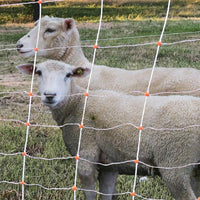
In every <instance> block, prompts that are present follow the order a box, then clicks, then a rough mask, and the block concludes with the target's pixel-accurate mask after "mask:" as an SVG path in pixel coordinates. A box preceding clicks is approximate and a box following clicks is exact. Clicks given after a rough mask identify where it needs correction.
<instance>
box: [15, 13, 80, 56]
mask: <svg viewBox="0 0 200 200" xmlns="http://www.w3.org/2000/svg"><path fill="white" fill-rule="evenodd" d="M38 28H39V23H38V21H37V22H36V23H35V26H34V28H33V29H31V30H30V32H29V33H27V34H26V35H25V36H23V37H22V38H21V39H20V40H18V42H17V50H18V52H19V53H20V54H21V55H22V56H24V57H30V56H33V55H34V54H35V51H34V49H35V45H36V41H37V34H38ZM73 30H74V31H75V32H76V34H77V33H78V31H77V29H76V25H75V21H74V20H73V19H71V18H66V19H63V18H54V17H48V16H45V17H43V18H42V19H41V25H40V32H39V41H38V55H39V56H43V57H47V58H50V57H51V59H52V58H54V59H58V58H59V57H62V56H63V54H64V53H65V51H66V47H67V46H71V40H72V38H71V37H75V36H76V34H72V32H73ZM78 36H79V35H78Z"/></svg>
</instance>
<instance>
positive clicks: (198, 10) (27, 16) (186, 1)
mask: <svg viewBox="0 0 200 200" xmlns="http://www.w3.org/2000/svg"><path fill="white" fill-rule="evenodd" d="M8 2H9V1H2V2H0V3H1V4H2V3H8ZM12 2H19V1H15V0H13V1H12ZM167 3H168V0H154V1H153V0H151V1H149V0H143V1H138V0H123V1H111V0H105V1H104V16H103V20H104V21H113V20H115V21H121V20H133V19H147V18H162V17H164V16H165V13H166V8H167ZM32 13H33V5H25V6H14V7H12V6H11V7H0V24H5V23H27V22H31V21H32ZM99 14H100V1H97V0H90V1H89V0H79V1H75V0H71V1H66V2H65V1H64V2H60V3H50V4H48V3H47V4H44V5H43V9H42V15H53V16H57V17H64V18H65V17H66V16H67V17H73V18H74V19H76V20H78V21H83V22H84V21H92V22H97V21H98V20H99ZM170 17H173V18H178V17H190V18H199V17H200V4H199V2H198V1H195V0H182V1H179V0H175V1H172V3H171V9H170Z"/></svg>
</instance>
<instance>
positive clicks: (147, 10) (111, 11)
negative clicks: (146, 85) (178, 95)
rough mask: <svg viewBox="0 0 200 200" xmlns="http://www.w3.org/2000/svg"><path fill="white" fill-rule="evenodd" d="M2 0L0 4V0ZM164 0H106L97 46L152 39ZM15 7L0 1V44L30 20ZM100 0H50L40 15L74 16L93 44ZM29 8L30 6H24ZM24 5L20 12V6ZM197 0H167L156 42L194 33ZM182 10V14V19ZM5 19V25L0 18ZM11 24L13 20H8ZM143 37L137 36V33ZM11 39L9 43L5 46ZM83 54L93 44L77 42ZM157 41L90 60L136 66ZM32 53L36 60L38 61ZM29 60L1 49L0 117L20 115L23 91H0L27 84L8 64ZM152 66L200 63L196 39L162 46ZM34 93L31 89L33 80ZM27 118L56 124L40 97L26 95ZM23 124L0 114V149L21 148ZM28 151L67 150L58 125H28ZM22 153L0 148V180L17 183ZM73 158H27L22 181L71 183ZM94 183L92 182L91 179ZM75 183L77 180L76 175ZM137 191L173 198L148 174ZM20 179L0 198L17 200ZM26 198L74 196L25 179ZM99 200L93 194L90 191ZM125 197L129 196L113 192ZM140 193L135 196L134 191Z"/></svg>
mask: <svg viewBox="0 0 200 200" xmlns="http://www.w3.org/2000/svg"><path fill="white" fill-rule="evenodd" d="M2 2H3V1H1V2H0V3H2ZM5 2H8V1H4V3H5ZM166 6H167V1H165V0H163V1H161V0H157V1H156V0H155V1H128V0H126V1H122V2H121V3H116V2H115V1H111V0H107V1H106V5H105V9H104V14H105V15H104V18H103V19H104V22H103V24H102V30H101V33H100V41H99V46H115V45H121V44H127V45H128V44H143V43H146V42H153V41H155V42H156V41H158V40H159V35H160V33H161V30H162V26H163V17H164V15H165V12H166ZM26 9H27V11H23V12H21V11H22V8H21V7H5V8H1V7H0V13H1V14H0V23H1V24H2V25H1V26H0V45H1V46H0V47H1V49H4V48H14V47H15V44H16V42H17V40H18V39H19V38H21V37H22V36H23V35H24V34H25V33H27V32H28V30H29V29H30V28H31V27H32V26H33V24H32V23H31V24H28V25H27V24H16V22H20V23H22V22H30V21H31V17H32V16H31V15H28V10H29V9H32V8H31V7H27V8H26ZM99 10H100V7H99V4H98V3H95V1H92V2H91V1H90V2H88V1H86V0H83V1H80V2H78V1H76V2H75V1H71V2H70V4H69V3H68V4H65V5H63V4H61V3H57V4H55V5H46V6H45V7H44V9H43V11H42V13H43V15H46V14H48V15H54V16H59V17H73V18H75V19H76V22H77V27H78V29H79V32H80V37H81V41H82V44H83V45H93V44H94V43H95V39H96V34H97V28H98V23H97V21H98V19H99ZM29 11H30V10H29ZM26 12H27V13H26ZM199 16H200V3H199V1H173V2H172V10H171V13H170V20H169V21H168V24H167V27H166V32H165V35H164V38H163V42H167V43H169V42H175V41H181V40H189V39H198V38H200V37H199V33H200V21H199V20H198V17H199ZM187 17H189V18H187ZM5 23H7V24H5ZM12 23H15V24H12ZM141 36H142V37H141ZM7 45H12V46H7ZM83 50H84V53H85V55H86V57H87V58H88V59H89V60H90V61H91V60H92V56H93V49H92V48H84V49H83ZM155 53H156V45H147V46H137V47H122V48H112V49H98V50H97V55H96V61H95V63H96V64H103V65H107V66H110V67H120V68H125V69H132V70H136V69H143V68H150V67H152V66H153V61H154V56H155ZM41 60H43V59H41V58H39V60H38V62H40V61H41ZM27 62H33V58H28V59H25V58H22V57H20V56H19V55H18V54H17V52H16V50H12V51H8V50H7V51H0V66H1V67H0V119H17V120H21V121H24V122H26V120H27V115H28V102H29V98H28V95H26V94H13V93H2V92H6V91H13V92H14V91H29V90H30V77H26V76H24V75H22V74H20V73H18V71H17V70H16V68H15V66H17V65H19V64H22V63H27ZM157 67H178V68H180V67H192V68H197V69H200V42H190V43H189V42H187V43H181V44H176V45H169V46H164V45H163V46H161V49H160V53H159V56H158V62H157ZM34 93H36V94H39V93H38V89H37V84H35V85H34ZM31 124H55V122H54V121H53V120H52V117H51V113H50V111H49V110H48V109H47V108H46V107H45V106H43V105H42V103H41V101H40V99H39V98H33V103H32V113H31ZM25 133H26V127H25V126H24V125H23V124H20V123H15V122H4V121H2V120H1V121H0V138H1V139H0V153H1V152H4V153H15V152H23V147H24V143H25ZM27 153H28V154H29V155H31V156H35V157H44V158H54V157H68V156H69V153H68V152H67V151H66V148H65V146H64V142H63V140H62V135H61V131H60V130H59V129H56V128H42V127H31V128H30V135H29V140H28V147H27ZM22 159H23V157H22V156H21V155H17V156H2V155H0V181H3V180H4V181H14V182H20V181H21V175H22ZM74 170H75V164H74V161H73V160H54V161H43V160H35V159H31V158H27V160H26V177H25V182H26V183H35V184H36V183H37V184H41V185H43V186H44V187H47V188H67V187H71V186H72V185H73V184H74V183H73V181H74ZM132 184H133V176H125V175H124V176H120V177H119V178H118V181H117V190H118V192H119V193H120V192H126V191H131V190H132ZM97 186H98V185H97ZM78 187H80V183H79V182H78ZM136 193H137V194H140V195H142V196H144V197H146V198H153V199H166V200H172V199H173V198H172V197H171V195H170V192H169V191H168V189H167V187H166V185H165V183H164V182H163V181H162V180H161V179H160V177H157V176H156V177H148V180H147V181H144V182H141V183H139V181H138V184H137V188H136ZM20 197H21V186H20V185H11V184H7V183H0V200H19V199H20ZM25 197H26V198H25V199H26V200H49V199H51V200H63V199H69V200H71V199H73V192H72V191H65V190H63V191H59V190H57V191H54V190H51V191H47V190H44V189H42V188H41V187H39V186H25ZM77 199H79V200H83V199H84V198H83V193H82V192H78V197H77ZM97 199H99V197H97ZM118 199H119V200H130V199H131V197H130V196H129V195H124V196H120V197H118ZM135 199H136V200H139V199H140V198H137V197H136V198H135Z"/></svg>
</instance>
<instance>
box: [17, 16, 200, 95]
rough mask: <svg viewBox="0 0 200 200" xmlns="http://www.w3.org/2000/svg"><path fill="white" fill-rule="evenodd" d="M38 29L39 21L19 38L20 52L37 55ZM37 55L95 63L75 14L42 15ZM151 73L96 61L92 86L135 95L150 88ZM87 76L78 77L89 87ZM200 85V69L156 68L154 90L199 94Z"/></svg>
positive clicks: (75, 63) (85, 64) (80, 64)
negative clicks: (88, 54)
mask: <svg viewBox="0 0 200 200" xmlns="http://www.w3.org/2000/svg"><path fill="white" fill-rule="evenodd" d="M37 30H38V22H36V24H35V27H34V28H33V29H31V30H30V32H29V33H27V34H26V35H25V36H24V37H22V38H21V39H20V40H19V41H18V42H17V49H18V52H19V53H20V54H21V55H23V56H24V57H30V56H33V55H34V47H35V41H36V37H37ZM37 55H38V56H43V57H46V58H51V59H54V60H60V61H63V62H65V63H68V64H70V65H73V66H75V67H84V68H91V63H90V62H89V61H88V60H87V58H86V57H85V56H84V53H83V51H82V48H81V44H80V37H79V32H78V29H77V27H76V24H75V21H74V20H73V19H71V18H66V19H63V18H56V17H48V16H45V17H43V18H42V19H41V29H40V35H39V48H38V54H37ZM150 75H151V69H142V70H124V69H119V68H111V67H107V66H102V65H95V66H94V70H93V77H92V80H91V87H90V89H92V90H93V89H94V90H96V89H108V90H114V91H118V92H124V93H127V94H131V95H138V94H140V95H141V93H138V92H134V91H141V92H142V93H144V92H146V88H147V85H148V82H149V78H150ZM87 80H88V77H86V78H84V79H80V80H77V83H78V84H79V85H80V86H81V87H84V88H86V87H87ZM199 85H200V71H199V70H197V69H193V68H164V67H163V68H156V69H155V73H154V76H153V81H152V85H151V88H150V92H151V93H164V95H171V94H177V93H178V94H190V95H193V96H198V97H199V96H200V92H199ZM196 90H198V91H196ZM191 91H196V92H191ZM180 92H184V93H180Z"/></svg>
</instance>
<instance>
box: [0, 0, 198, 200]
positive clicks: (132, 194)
mask: <svg viewBox="0 0 200 200" xmlns="http://www.w3.org/2000/svg"><path fill="white" fill-rule="evenodd" d="M52 2H59V0H55V1H38V2H25V3H15V4H2V5H0V6H1V7H6V6H19V5H29V4H36V3H37V4H39V20H38V27H39V28H38V33H37V40H36V41H35V49H34V51H35V56H34V61H33V63H34V64H33V73H32V79H31V83H28V82H27V80H25V83H22V84H23V86H24V87H26V88H28V87H30V89H28V90H27V91H5V90H4V91H3V89H2V91H0V95H1V97H2V99H3V103H4V104H8V105H7V106H9V103H7V100H8V102H10V101H9V100H10V99H11V100H12V98H13V97H15V96H16V95H23V96H25V99H26V100H23V102H22V109H21V111H22V112H24V116H25V112H26V109H24V108H23V104H25V102H27V97H28V101H29V104H28V113H27V115H26V116H27V118H26V120H25V121H23V120H21V119H16V117H17V116H16V115H15V114H13V113H12V114H10V117H9V118H6V119H4V118H3V116H4V115H3V114H2V115H1V117H2V118H1V119H0V121H1V122H2V123H11V124H14V125H15V126H19V125H21V124H22V125H24V127H26V131H25V134H22V135H23V137H24V138H25V139H24V140H23V141H24V146H23V150H22V151H19V152H13V151H12V149H11V150H10V152H9V153H8V152H3V150H4V149H3V148H1V151H2V152H0V155H1V157H17V156H20V157H22V160H20V161H22V162H21V167H20V166H18V168H21V172H22V175H21V177H20V178H19V180H14V179H13V180H12V181H8V180H5V179H3V180H0V184H1V185H3V187H4V188H6V187H7V185H17V186H19V188H20V190H21V192H19V194H18V197H19V198H20V199H22V200H24V199H26V194H27V195H28V193H31V192H29V188H30V187H36V188H41V189H42V190H44V191H50V192H51V191H64V192H66V191H71V192H73V199H74V200H75V199H79V197H78V196H77V192H78V191H86V192H87V191H89V192H94V193H96V194H100V195H105V196H106V195H113V194H103V193H101V192H99V191H98V190H88V189H85V188H81V187H79V185H78V168H79V162H80V161H86V162H88V163H91V164H95V165H99V166H104V167H107V166H114V165H123V164H127V163H135V175H134V178H133V180H132V188H131V189H130V188H126V189H125V191H123V192H121V193H115V194H114V195H115V196H121V197H122V199H123V198H125V197H126V198H127V199H128V198H132V200H134V199H135V198H138V199H152V198H147V197H145V196H143V195H141V194H140V193H138V192H137V191H136V188H137V178H138V166H139V165H143V166H145V167H148V168H149V169H165V170H171V169H181V168H187V167H189V166H197V165H199V164H200V163H185V165H182V166H176V167H174V166H173V164H172V166H171V167H166V166H159V167H158V166H151V165H149V164H147V163H144V162H143V161H142V160H140V151H142V149H141V143H142V138H141V135H142V132H143V131H144V130H148V129H149V130H156V131H177V130H178V131H181V130H184V129H191V128H196V127H200V124H191V125H189V126H185V127H179V128H177V127H174V128H173V127H172V128H165V127H163V128H156V127H145V126H143V122H144V117H145V111H146V105H147V104H148V98H151V96H154V95H166V94H168V93H170V94H172V93H173V92H168V91H166V92H159V93H151V90H150V87H151V83H152V80H153V78H154V76H153V75H154V71H155V68H156V66H157V63H158V58H159V52H160V48H161V46H162V47H163V48H165V46H166V47H167V46H171V45H177V44H180V45H181V44H185V43H186V44H187V43H188V44H190V43H191V42H198V41H200V38H191V39H184V40H179V41H177V40H176V41H173V42H163V37H164V32H165V29H166V25H167V20H168V16H169V12H170V4H171V1H170V0H169V1H168V5H167V10H166V16H165V19H164V23H163V26H162V30H161V33H160V34H159V35H157V34H155V35H148V36H135V37H122V38H105V39H100V34H101V30H102V18H103V8H104V2H103V0H101V9H100V19H99V24H98V31H97V35H96V39H95V40H84V41H82V42H83V43H94V44H92V45H91V44H90V45H87V44H86V45H81V47H82V48H90V49H93V52H92V51H90V56H92V67H91V73H90V76H89V81H88V84H87V88H86V91H85V93H84V94H77V95H84V96H85V102H84V107H83V108H82V109H83V112H82V120H81V121H80V123H77V122H74V123H66V124H63V125H60V126H58V125H55V124H49V125H48V124H41V123H38V122H34V120H35V119H36V118H35V119H34V118H33V120H31V116H32V115H31V114H32V112H33V110H34V111H36V112H37V111H38V115H39V114H41V113H39V110H40V109H41V112H47V115H50V113H48V111H47V110H45V111H44V110H43V109H44V108H43V107H42V106H41V105H40V104H39V101H37V99H38V98H40V95H38V94H37V89H36V91H34V71H35V68H36V65H37V62H38V55H37V54H38V50H39V48H38V42H39V37H40V34H39V33H40V22H41V16H42V6H43V4H45V3H52ZM66 17H67V16H66ZM107 31H108V30H107ZM14 32H15V30H14ZM5 33H6V32H5ZM191 33H192V32H189V33H188V32H184V33H182V35H184V34H191ZM194 33H195V34H198V33H199V31H196V32H194ZM165 35H166V36H174V35H181V34H180V33H169V34H165ZM145 37H148V38H153V39H154V38H158V37H159V39H158V40H155V41H151V42H145V43H137V44H123V43H122V44H121V43H120V44H116V45H104V46H103V45H102V46H100V45H99V42H100V41H102V42H105V44H106V42H108V41H112V40H118V41H122V42H123V40H129V39H141V38H145ZM145 46H154V47H156V52H155V55H154V61H153V67H152V70H151V74H150V78H149V81H148V86H147V88H146V91H134V90H133V91H132V92H131V94H133V95H134V94H140V95H144V103H143V109H142V110H141V119H140V124H139V125H138V124H134V123H128V122H127V123H124V124H119V125H117V126H114V127H109V128H104V129H103V128H98V127H87V126H86V125H85V123H84V122H85V112H87V101H88V98H90V85H91V78H92V76H93V69H95V63H96V59H97V58H98V51H100V50H106V49H108V50H110V49H122V51H123V49H124V48H134V47H139V48H140V47H141V48H144V47H145ZM1 47H2V48H1V49H0V52H12V51H16V47H15V44H9V45H8V44H3V45H1ZM71 47H74V48H75V47H76V46H71ZM60 48H65V47H56V48H55V49H60ZM47 50H52V49H47ZM7 56H8V57H9V55H7ZM7 59H9V58H7ZM15 59H17V58H15ZM2 64H3V63H2ZM14 79H15V77H14ZM4 81H6V79H5V80H4ZM141 81H142V80H141ZM8 82H9V81H8ZM4 84H5V82H4ZM14 84H15V83H14ZM5 85H6V84H5ZM103 89H106V88H103ZM199 90H200V88H196V89H194V90H190V91H179V92H174V94H186V95H187V94H193V93H196V92H198V91H199ZM122 92H123V91H122ZM8 94H9V95H11V96H5V95H8ZM91 97H92V95H91ZM100 98H102V97H100ZM13 99H14V100H15V98H13ZM34 99H36V100H35V102H36V103H38V105H37V104H36V106H35V107H34V102H33V101H34ZM16 106H21V105H19V104H16ZM2 111H3V109H2ZM11 112H15V110H12V111H11ZM5 114H6V113H5ZM6 116H7V115H6ZM8 116H9V115H8ZM13 116H15V117H14V118H13ZM49 118H50V117H47V118H46V119H45V120H44V121H45V122H46V123H48V120H49ZM39 119H40V118H39ZM41 121H42V119H41ZM11 126H12V125H11ZM65 126H78V127H79V128H80V133H79V142H78V147H77V154H76V156H69V155H68V156H66V157H63V156H62V155H66V154H65V153H64V154H63V152H58V154H57V155H60V156H57V157H51V158H49V157H48V156H47V157H38V156H32V155H31V153H28V152H30V149H32V151H34V147H32V148H30V147H29V145H28V143H29V138H30V130H31V129H32V128H36V129H37V128H51V129H52V128H55V129H56V128H62V127H65ZM125 126H132V127H133V128H134V129H138V147H137V154H136V157H135V158H133V159H132V160H124V161H121V162H114V163H108V164H103V163H99V162H92V161H90V160H87V159H85V158H82V157H81V156H80V147H81V142H82V137H84V135H83V134H82V133H83V129H86V130H90V129H92V130H96V131H107V130H112V129H113V130H114V129H117V128H119V127H125ZM3 134H4V133H3ZM5 134H6V133H5ZM13 134H17V132H14V133H13ZM42 134H44V135H45V133H42ZM37 137H40V136H39V135H38V136H37ZM38 141H39V142H42V141H40V140H38ZM31 142H32V141H31ZM5 143H6V141H5ZM20 143H21V142H20ZM5 146H6V144H5ZM59 148H60V147H58V149H59ZM6 149H7V148H6ZM18 149H21V148H20V147H18ZM62 150H63V149H62ZM35 151H37V147H36V150H35ZM33 154H34V153H33ZM47 155H48V154H47ZM50 155H51V154H50ZM28 159H31V160H33V161H35V160H37V161H38V160H39V161H40V160H42V161H44V162H51V163H52V162H53V161H57V162H58V163H60V161H61V162H62V161H63V162H65V165H67V162H68V161H66V160H71V161H73V160H75V169H74V176H73V175H69V174H67V173H68V172H66V174H67V175H66V176H70V177H71V180H72V179H73V184H72V185H68V187H66V186H65V185H64V186H63V187H46V185H43V184H40V183H39V182H38V183H33V182H28V180H29V179H30V174H31V173H30V171H35V170H37V164H36V166H35V168H36V169H30V167H29V166H28V164H30V163H28V164H27V160H28ZM2 160H3V159H2ZM16 160H18V162H17V163H18V164H19V159H16ZM4 161H6V160H4ZM71 163H72V162H70V164H71ZM61 166H62V167H63V166H64V165H63V163H62V165H61ZM27 168H28V170H29V172H27ZM57 168H58V171H57V172H56V173H55V172H52V173H55V176H62V175H60V174H59V169H60V167H57ZM38 170H39V171H42V169H41V166H40V169H38ZM0 173H4V172H3V171H1V172H0ZM7 173H8V172H7ZM44 173H45V172H44ZM46 173H47V174H48V173H49V174H50V173H51V171H47V172H46ZM8 174H9V173H8ZM47 174H46V175H45V174H44V176H47ZM49 174H48V175H49ZM10 176H11V177H14V176H12V175H10ZM35 176H39V175H37V172H36V173H35ZM40 179H42V177H41V178H40V177H38V180H40ZM30 180H31V179H30ZM60 180H62V177H61V178H60ZM51 184H52V185H54V183H51ZM0 187H1V186H0ZM36 190H37V189H36ZM10 191H11V190H10ZM10 191H7V192H8V193H9V192H10ZM3 195H4V196H5V197H6V195H7V194H6V192H5V193H4V194H2V197H4V196H3ZM43 195H45V193H44V194H43ZM37 198H38V199H40V198H41V199H43V197H39V196H37ZM27 199H28V197H27ZM52 199H53V198H52ZM56 199H59V197H56Z"/></svg>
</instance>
